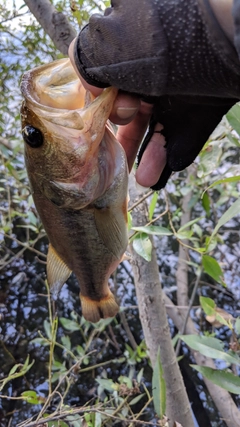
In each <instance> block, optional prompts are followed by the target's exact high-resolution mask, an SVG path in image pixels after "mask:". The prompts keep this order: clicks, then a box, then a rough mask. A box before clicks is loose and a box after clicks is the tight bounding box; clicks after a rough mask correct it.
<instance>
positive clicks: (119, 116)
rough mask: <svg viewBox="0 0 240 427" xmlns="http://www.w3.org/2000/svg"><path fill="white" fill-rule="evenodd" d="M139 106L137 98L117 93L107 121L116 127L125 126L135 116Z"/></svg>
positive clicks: (139, 102)
mask: <svg viewBox="0 0 240 427" xmlns="http://www.w3.org/2000/svg"><path fill="white" fill-rule="evenodd" d="M140 105H141V101H140V99H139V98H138V97H137V96H134V95H130V94H128V93H124V92H119V93H118V95H117V98H116V100H115V102H114V105H113V109H112V112H111V115H110V117H109V119H110V120H111V121H112V122H113V123H115V124H116V125H126V124H127V123H129V122H130V121H132V120H133V118H134V117H135V116H136V114H137V112H138V110H139V108H140Z"/></svg>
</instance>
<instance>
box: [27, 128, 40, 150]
mask: <svg viewBox="0 0 240 427" xmlns="http://www.w3.org/2000/svg"><path fill="white" fill-rule="evenodd" d="M22 136H23V139H24V141H25V142H26V144H28V145H30V147H32V148H38V147H41V145H42V144H43V134H42V132H41V131H40V130H39V129H37V128H35V127H33V126H30V125H27V126H25V128H24V129H23V131H22Z"/></svg>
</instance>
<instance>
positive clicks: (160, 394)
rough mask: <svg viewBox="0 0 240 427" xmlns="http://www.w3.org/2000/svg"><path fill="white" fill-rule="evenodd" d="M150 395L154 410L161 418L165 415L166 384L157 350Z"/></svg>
mask: <svg viewBox="0 0 240 427" xmlns="http://www.w3.org/2000/svg"><path fill="white" fill-rule="evenodd" d="M152 394H153V404H154V409H155V411H156V413H157V415H158V417H159V418H163V416H164V415H165V413H166V383H165V380H164V378H163V369H162V364H161V359H160V350H158V354H157V360H156V363H155V366H154V369H153V377H152Z"/></svg>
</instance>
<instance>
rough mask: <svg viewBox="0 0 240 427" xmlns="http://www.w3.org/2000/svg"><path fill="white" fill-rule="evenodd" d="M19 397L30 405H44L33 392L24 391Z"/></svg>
mask: <svg viewBox="0 0 240 427" xmlns="http://www.w3.org/2000/svg"><path fill="white" fill-rule="evenodd" d="M21 396H23V397H24V400H26V401H27V403H31V404H32V405H39V403H40V404H43V403H44V402H43V400H41V398H39V396H38V395H37V393H36V391H34V390H27V391H24V392H23V393H21Z"/></svg>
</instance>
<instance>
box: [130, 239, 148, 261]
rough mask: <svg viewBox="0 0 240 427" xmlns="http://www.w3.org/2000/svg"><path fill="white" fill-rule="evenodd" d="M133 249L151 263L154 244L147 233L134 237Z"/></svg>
mask: <svg viewBox="0 0 240 427" xmlns="http://www.w3.org/2000/svg"><path fill="white" fill-rule="evenodd" d="M133 249H134V250H135V252H137V254H138V255H140V256H141V257H142V258H144V259H145V260H146V261H151V257H152V243H151V240H150V239H149V237H148V235H147V234H146V233H139V234H137V235H136V236H135V237H134V240H133Z"/></svg>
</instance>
